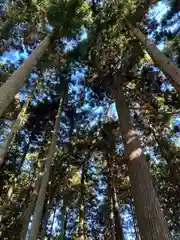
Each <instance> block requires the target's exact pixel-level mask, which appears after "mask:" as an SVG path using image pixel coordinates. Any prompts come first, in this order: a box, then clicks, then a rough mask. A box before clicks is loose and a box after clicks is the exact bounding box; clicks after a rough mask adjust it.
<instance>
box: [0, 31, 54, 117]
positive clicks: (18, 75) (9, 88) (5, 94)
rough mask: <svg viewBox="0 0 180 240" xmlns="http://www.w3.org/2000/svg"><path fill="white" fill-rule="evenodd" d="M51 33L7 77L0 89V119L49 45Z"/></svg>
mask: <svg viewBox="0 0 180 240" xmlns="http://www.w3.org/2000/svg"><path fill="white" fill-rule="evenodd" d="M52 35H53V32H52V33H50V34H49V35H47V36H46V37H45V38H44V40H43V41H42V42H41V43H40V44H39V46H38V47H37V48H36V49H35V50H34V51H33V52H32V53H31V55H30V56H29V57H28V59H27V60H26V61H25V62H24V63H23V64H22V65H21V66H20V67H19V68H18V69H17V70H16V71H15V72H14V73H13V74H12V75H11V76H10V77H9V79H8V80H7V81H6V82H5V83H4V84H3V85H2V86H1V88H0V118H1V117H2V115H3V113H4V111H5V110H6V108H7V107H8V106H9V105H10V103H11V102H12V101H13V99H14V97H15V95H16V94H17V93H18V92H19V90H20V88H21V87H23V85H24V84H25V82H26V79H27V78H28V76H29V74H30V72H31V70H32V69H33V67H34V66H35V65H36V64H37V62H38V60H39V59H40V58H41V57H42V55H43V54H44V52H45V50H46V48H47V47H48V46H49V45H50V43H51V39H52Z"/></svg>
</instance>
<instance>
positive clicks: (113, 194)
mask: <svg viewBox="0 0 180 240" xmlns="http://www.w3.org/2000/svg"><path fill="white" fill-rule="evenodd" d="M106 156H107V164H108V188H109V192H110V195H111V199H112V207H113V215H114V228H115V236H116V237H115V239H116V240H123V239H124V237H123V230H122V226H121V220H120V215H119V206H118V202H117V196H116V191H115V187H114V180H113V175H112V162H111V160H110V157H109V154H107V155H106Z"/></svg>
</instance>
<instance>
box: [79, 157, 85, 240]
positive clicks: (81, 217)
mask: <svg viewBox="0 0 180 240" xmlns="http://www.w3.org/2000/svg"><path fill="white" fill-rule="evenodd" d="M81 171H82V172H81V190H80V207H79V239H81V240H85V222H84V218H85V210H84V194H85V187H84V184H85V161H83V163H82V168H81Z"/></svg>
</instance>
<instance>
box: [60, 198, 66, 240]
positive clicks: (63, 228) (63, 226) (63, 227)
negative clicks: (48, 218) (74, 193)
mask: <svg viewBox="0 0 180 240" xmlns="http://www.w3.org/2000/svg"><path fill="white" fill-rule="evenodd" d="M66 226H67V207H66V206H65V204H64V200H63V206H62V207H61V237H60V240H64V239H65V238H66Z"/></svg>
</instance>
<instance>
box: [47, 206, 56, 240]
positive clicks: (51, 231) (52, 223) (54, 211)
mask: <svg viewBox="0 0 180 240" xmlns="http://www.w3.org/2000/svg"><path fill="white" fill-rule="evenodd" d="M55 217H56V206H54V210H53V219H52V222H51V229H50V233H49V236H48V240H51V236H52V234H53V226H54V221H55Z"/></svg>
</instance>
